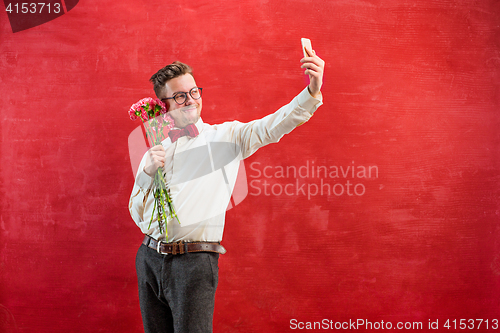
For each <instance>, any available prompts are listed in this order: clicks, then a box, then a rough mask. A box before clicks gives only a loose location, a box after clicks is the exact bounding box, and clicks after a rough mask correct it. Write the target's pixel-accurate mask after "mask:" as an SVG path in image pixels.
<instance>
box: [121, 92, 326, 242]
mask: <svg viewBox="0 0 500 333" xmlns="http://www.w3.org/2000/svg"><path fill="white" fill-rule="evenodd" d="M322 104H323V103H322V96H321V94H320V96H319V97H318V98H313V97H312V96H311V95H310V94H309V92H308V89H307V88H306V89H304V90H303V91H302V92H301V93H300V94H299V95H297V96H296V97H295V98H294V99H293V100H292V101H291V102H290V103H289V104H287V105H285V106H283V107H281V108H280V109H279V110H278V111H276V112H275V113H273V114H270V115H268V116H266V117H264V118H262V119H258V120H254V121H251V122H249V123H241V122H239V121H231V122H226V123H223V124H220V125H209V124H205V123H204V122H203V120H202V119H201V118H200V119H199V120H198V121H197V122H196V124H195V125H196V127H197V128H198V131H199V135H198V136H197V137H195V138H190V137H188V136H183V137H180V138H179V139H178V140H177V141H176V142H174V143H172V142H171V140H170V138H168V137H167V138H166V139H165V140H163V141H162V145H163V147H164V148H165V151H166V161H165V166H164V167H163V170H164V176H165V181H166V183H167V188H168V190H169V193H170V197H171V198H172V201H173V204H174V208H175V211H176V213H177V216H178V218H179V220H180V224H179V222H178V221H177V219H176V218H174V219H171V218H168V219H167V231H168V242H177V241H180V240H185V241H211V242H219V241H221V240H222V234H223V231H224V221H225V216H226V214H225V212H226V209H227V207H228V205H229V204H230V199H231V194H232V192H233V189H234V186H235V183H236V179H237V175H238V170H239V168H240V163H243V161H242V159H245V158H247V157H248V156H250V155H252V154H253V153H254V152H255V151H256V150H257V149H259V148H260V147H262V146H265V145H267V144H270V143H273V142H278V141H279V140H280V139H281V138H282V137H283V135H285V134H287V133H290V132H291V131H292V130H293V129H294V128H295V127H297V126H298V125H301V124H302V123H304V122H306V121H308V120H309V118H311V117H312V115H313V113H314V112H315V111H316V109H317V108H318V107H319V106H321V105H322ZM146 156H147V153H146V154H145V155H144V156H143V158H142V161H141V163H140V165H139V169H138V172H137V175H136V178H135V183H134V188H133V190H132V194H131V196H130V201H129V210H130V215H131V216H132V219H133V220H134V221H135V223H136V224H137V226H138V227H139V228H140V229H141V231H142V232H143V233H144V234H147V235H150V236H151V237H153V238H155V239H157V240H163V241H166V240H165V234H164V233H163V234H160V230H159V228H158V222H157V220H156V217H157V210H156V209H155V210H154V213H153V206H154V201H155V200H154V196H153V193H152V192H153V191H152V188H153V186H152V183H153V178H151V177H150V176H149V175H148V174H146V173H145V172H144V166H145V162H146ZM152 214H153V215H154V216H153V222H152V223H151V227H150V228H148V227H149V225H150V221H151V215H152Z"/></svg>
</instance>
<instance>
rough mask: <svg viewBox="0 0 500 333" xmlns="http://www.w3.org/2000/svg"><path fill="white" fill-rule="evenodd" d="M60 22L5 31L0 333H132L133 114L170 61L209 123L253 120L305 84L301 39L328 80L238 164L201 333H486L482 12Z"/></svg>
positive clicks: (494, 15) (82, 5) (1, 21)
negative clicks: (378, 332) (301, 118)
mask: <svg viewBox="0 0 500 333" xmlns="http://www.w3.org/2000/svg"><path fill="white" fill-rule="evenodd" d="M66 5H68V3H66ZM72 6H74V8H72V9H71V10H69V9H68V8H66V10H67V13H66V14H64V15H60V16H59V17H57V18H55V19H53V20H51V21H49V22H47V23H45V24H41V25H39V26H36V27H33V28H31V29H27V30H23V31H19V32H16V33H13V30H12V28H11V25H10V21H9V19H8V16H7V13H6V12H5V11H3V7H2V12H1V13H0V51H1V52H0V92H1V97H2V98H1V109H0V114H1V123H0V133H1V145H0V165H1V168H0V181H1V183H0V189H1V196H2V197H1V201H0V208H1V212H0V214H1V215H0V232H1V233H0V260H1V261H0V325H1V326H0V331H2V332H48V333H54V332H138V331H140V330H141V329H142V324H141V318H140V313H139V304H138V296H137V291H136V275H135V266H134V260H135V253H136V250H137V248H138V247H139V244H140V242H141V239H142V237H141V234H140V231H139V229H138V228H137V227H136V226H135V224H134V222H133V221H132V220H131V218H130V216H129V213H128V209H127V204H128V198H129V194H130V191H131V188H132V184H133V176H132V170H131V167H130V161H129V156H128V142H127V138H128V135H129V134H130V132H132V130H133V129H134V128H135V127H136V126H137V125H138V123H133V122H131V121H130V120H129V119H128V116H127V110H128V108H129V107H130V105H131V104H132V103H134V102H136V101H137V100H139V99H140V98H143V97H146V96H151V95H152V94H153V92H152V89H151V86H150V84H149V82H148V79H149V77H150V76H151V75H152V74H153V73H154V72H156V70H158V69H159V68H161V67H163V66H164V65H166V64H168V63H170V62H172V61H174V60H181V61H184V62H186V63H188V64H190V65H191V66H192V67H193V68H194V70H195V75H196V78H197V83H198V84H199V85H200V86H201V87H203V88H204V89H205V90H204V103H203V105H204V108H203V113H202V117H203V120H204V121H205V122H208V123H218V122H223V121H226V120H232V119H238V120H241V121H250V120H252V119H255V118H258V117H262V116H264V115H266V114H268V113H270V112H272V111H274V110H275V109H277V108H278V107H280V106H281V105H282V104H285V103H287V102H288V101H289V100H291V99H292V98H293V97H294V96H295V95H296V94H297V93H298V92H299V91H300V90H301V89H303V88H304V87H305V85H306V84H307V81H306V79H305V78H304V76H303V74H302V70H301V69H300V63H299V60H300V58H301V51H300V38H301V37H309V38H311V40H312V42H313V46H314V48H315V50H316V51H317V54H318V55H319V56H320V57H322V58H323V59H324V60H325V61H326V64H327V65H326V70H325V78H324V87H323V96H324V105H323V106H322V107H321V108H320V109H319V110H318V112H317V113H316V114H315V116H314V117H313V118H312V119H311V120H310V122H309V123H308V124H306V125H304V126H301V127H299V128H298V129H297V130H295V131H294V132H292V134H290V135H288V136H286V137H284V138H283V139H282V141H281V142H280V143H279V144H277V145H271V146H269V147H265V148H263V149H262V150H260V151H258V152H257V153H256V154H255V155H253V156H252V157H250V158H249V159H247V160H246V162H245V166H246V173H247V184H248V196H247V197H246V199H245V200H244V201H243V202H242V203H240V204H239V205H238V206H237V207H236V208H234V209H232V210H230V211H229V212H228V214H227V221H226V229H225V234H224V241H223V244H224V245H225V246H226V248H227V249H228V253H227V254H226V255H224V256H222V257H221V260H220V281H219V288H218V292H217V295H216V309H215V322H214V328H215V331H216V332H288V331H298V329H296V330H293V329H292V328H293V327H292V326H293V325H291V320H293V319H296V320H297V323H298V322H303V323H305V322H308V321H309V322H314V321H322V320H323V319H327V320H332V321H333V323H335V322H339V323H342V322H348V321H349V320H352V321H355V320H357V319H363V320H368V321H371V322H372V323H374V322H379V323H380V322H381V321H384V323H387V322H391V323H393V325H396V323H397V322H399V321H402V322H407V321H408V322H422V323H423V327H424V330H422V331H425V329H426V328H427V327H428V324H429V320H430V321H432V322H435V321H436V320H439V322H438V324H439V325H440V330H443V331H454V329H453V328H454V327H453V322H450V323H451V325H452V326H451V329H446V328H444V327H443V325H444V323H445V322H446V320H447V319H450V320H454V319H457V321H456V323H457V328H458V323H459V320H460V319H484V320H489V325H490V327H489V329H490V331H494V330H493V325H494V324H493V323H494V319H497V320H500V224H499V214H500V213H499V211H500V209H499V204H498V202H499V188H500V187H499V180H500V172H499V171H500V168H499V162H500V161H499V143H500V140H499V139H500V137H499V128H500V114H499V106H500V99H499V96H500V95H499V93H500V92H499V69H500V39H499V38H500V35H499V29H500V28H499V26H500V3H499V2H498V1H494V0H482V1H475V0H436V1H413V0H408V1H397V0H392V1H374V0H369V1H286V2H285V1H249V0H247V1H229V0H222V1H211V2H209V1H198V0H193V1H188V2H186V1H177V0H174V1H157V0H154V1H149V2H144V1H137V0H123V1H114V2H113V1H105V2H103V1H95V0H94V1H92V0H89V1H80V2H79V3H78V4H76V5H75V2H74V1H72ZM266 167H267V168H266ZM348 167H349V170H347V168H348ZM353 167H354V168H355V171H356V172H355V174H354V175H353V174H352V168H353ZM370 167H371V171H372V174H371V178H368V173H367V174H366V177H364V178H363V177H362V176H363V175H364V174H363V172H362V170H363V168H365V169H366V170H369V168H370ZM293 169H295V170H296V171H297V172H298V173H297V174H296V175H293V173H291V171H292V170H293ZM318 169H319V170H325V169H327V170H328V175H325V174H324V172H323V174H320V175H318V173H317V171H318ZM282 170H285V171H286V170H288V171H290V173H289V174H288V177H287V174H286V173H284V174H283V173H280V171H282ZM336 170H337V171H338V172H337V174H335V171H336ZM306 171H309V173H307V172H306ZM312 171H315V174H314V175H313V174H312ZM264 172H265V173H264ZM359 172H361V173H359ZM335 176H337V177H335ZM325 184H326V185H325ZM336 184H338V185H336ZM359 184H361V185H359ZM355 186H357V187H355ZM341 188H344V192H343V193H341V192H340V190H341ZM315 189H316V191H317V193H316V194H314V195H313V193H314V191H315ZM321 189H323V193H321ZM332 189H334V190H335V191H336V192H335V193H332V192H330V194H328V193H327V190H332ZM285 190H286V191H287V192H286V193H285ZM355 190H356V191H357V192H355ZM280 191H281V192H280ZM348 191H349V192H348ZM266 193H267V195H266ZM349 194H350V195H349ZM292 322H293V321H292ZM474 323H475V329H474V331H484V330H483V329H485V328H486V326H485V323H484V322H483V324H482V325H483V326H481V327H480V330H477V324H478V323H479V322H478V321H475V322H474ZM304 325H305V324H304ZM468 325H470V323H468ZM499 325H500V324H499ZM297 326H298V324H297ZM360 329H364V327H360ZM499 330H500V328H499Z"/></svg>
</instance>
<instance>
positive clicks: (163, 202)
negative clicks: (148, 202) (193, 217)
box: [129, 97, 180, 239]
mask: <svg viewBox="0 0 500 333" xmlns="http://www.w3.org/2000/svg"><path fill="white" fill-rule="evenodd" d="M129 115H130V119H132V120H136V119H138V118H139V119H141V120H142V124H143V125H144V129H145V130H146V136H147V138H148V140H149V144H150V146H151V147H152V146H156V145H159V144H161V142H162V141H163V140H164V139H165V138H166V135H167V134H168V132H169V131H170V130H171V129H172V128H173V127H174V120H173V119H172V117H170V115H169V114H168V113H167V108H166V106H165V104H164V103H163V102H162V101H160V100H159V99H153V98H151V97H147V98H143V99H141V100H140V101H139V102H137V103H135V104H134V105H132V106H131V107H130V111H129ZM165 129H166V130H167V131H166V133H165V131H164V130H165ZM153 191H154V192H153V194H154V198H155V202H154V208H153V213H152V214H151V221H150V222H149V227H148V228H151V223H152V222H153V216H154V213H155V209H156V210H157V217H158V218H157V220H158V227H159V229H160V233H162V232H163V231H162V230H163V228H165V235H166V237H167V239H168V233H167V214H168V215H169V216H170V218H174V217H176V218H177V213H176V212H175V209H174V205H173V203H172V200H171V199H170V196H169V194H168V190H167V187H166V182H165V178H164V177H163V169H162V168H159V169H158V170H157V171H156V174H155V178H154V183H153ZM177 220H179V218H177ZM179 223H180V222H179Z"/></svg>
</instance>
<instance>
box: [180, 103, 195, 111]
mask: <svg viewBox="0 0 500 333" xmlns="http://www.w3.org/2000/svg"><path fill="white" fill-rule="evenodd" d="M196 109H197V105H193V104H192V105H188V106H184V107H182V108H180V109H179V111H183V112H190V111H192V110H196Z"/></svg>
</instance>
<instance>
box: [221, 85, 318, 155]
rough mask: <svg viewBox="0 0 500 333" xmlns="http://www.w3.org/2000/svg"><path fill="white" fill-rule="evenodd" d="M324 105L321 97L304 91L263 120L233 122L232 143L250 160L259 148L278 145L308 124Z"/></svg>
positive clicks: (306, 90)
mask: <svg viewBox="0 0 500 333" xmlns="http://www.w3.org/2000/svg"><path fill="white" fill-rule="evenodd" d="M322 104H323V97H322V95H321V93H320V95H319V96H318V98H314V97H312V96H311V94H310V93H309V91H308V89H307V88H305V89H304V90H303V91H302V92H301V93H300V94H299V95H297V96H296V97H295V98H294V99H293V100H292V101H291V102H290V103H288V104H287V105H285V106H283V107H281V108H280V109H279V110H278V111H276V112H274V113H272V114H270V115H268V116H266V117H264V118H261V119H257V120H254V121H251V122H249V123H241V122H238V121H235V122H232V123H231V124H232V126H233V129H232V131H230V133H231V141H233V142H234V143H236V144H237V145H239V147H240V148H241V152H242V156H243V158H247V157H249V156H250V155H252V154H253V153H254V152H255V151H257V149H259V148H260V147H263V146H265V145H267V144H270V143H275V142H278V141H279V140H280V139H281V138H282V137H283V136H284V135H285V134H288V133H290V132H291V131H292V130H293V129H294V128H296V127H297V126H299V125H302V124H303V123H305V122H307V121H308V120H309V119H310V118H311V117H312V116H313V114H314V112H315V111H316V110H317V109H318V107H320V106H321V105H322Z"/></svg>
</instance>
